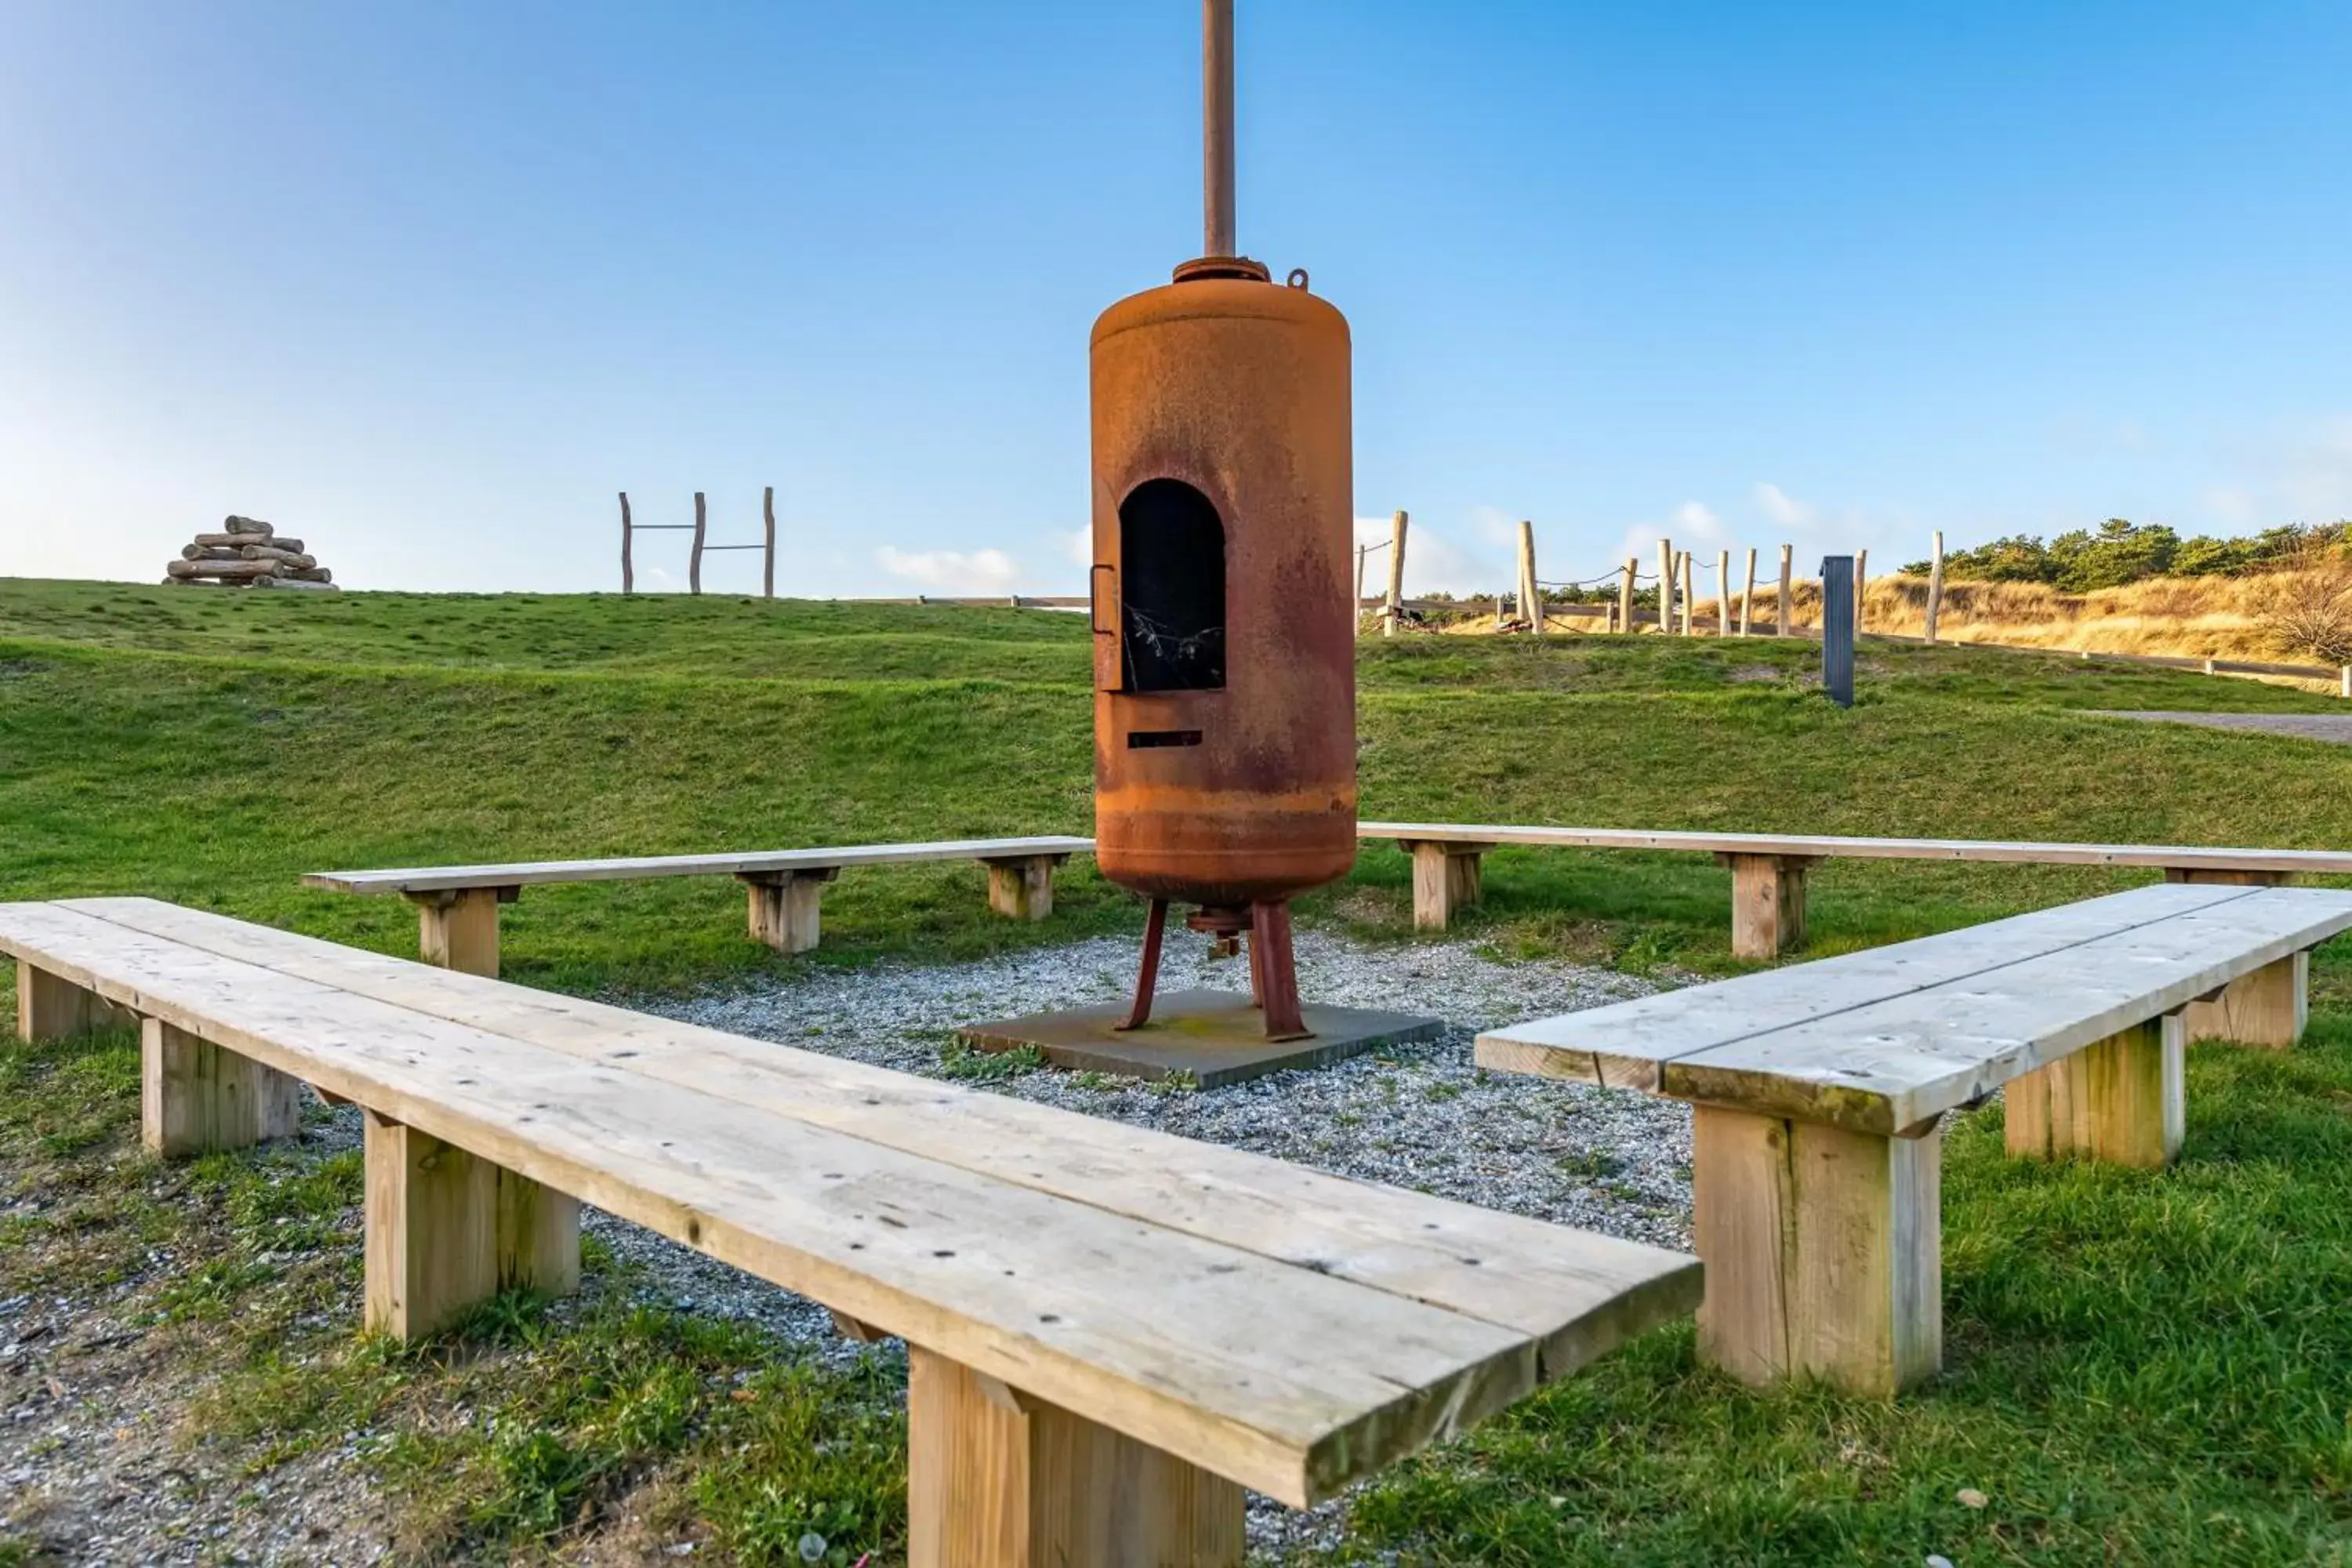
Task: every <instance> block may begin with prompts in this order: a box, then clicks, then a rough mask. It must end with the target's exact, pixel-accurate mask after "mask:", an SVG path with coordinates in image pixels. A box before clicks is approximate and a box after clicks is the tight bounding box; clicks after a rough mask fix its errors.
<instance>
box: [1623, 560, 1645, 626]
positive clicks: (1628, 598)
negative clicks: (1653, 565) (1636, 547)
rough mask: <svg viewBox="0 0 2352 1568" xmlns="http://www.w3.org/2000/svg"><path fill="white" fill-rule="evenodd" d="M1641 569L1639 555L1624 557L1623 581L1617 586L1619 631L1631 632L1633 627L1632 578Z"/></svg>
mask: <svg viewBox="0 0 2352 1568" xmlns="http://www.w3.org/2000/svg"><path fill="white" fill-rule="evenodd" d="M1641 570H1642V558H1641V557H1640V556H1638V555H1629V556H1627V557H1626V558H1625V581H1624V582H1623V583H1622V584H1619V585H1618V588H1617V629H1618V630H1619V631H1621V632H1631V631H1632V630H1633V579H1634V577H1635V576H1636V575H1638V574H1640V572H1641Z"/></svg>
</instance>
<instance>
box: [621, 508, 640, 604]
mask: <svg viewBox="0 0 2352 1568" xmlns="http://www.w3.org/2000/svg"><path fill="white" fill-rule="evenodd" d="M636 591H637V574H636V572H635V568H633V567H632V566H631V565H630V564H629V492H628V491H626V490H623V491H622V492H621V592H622V593H624V594H634V593H635V592H636Z"/></svg>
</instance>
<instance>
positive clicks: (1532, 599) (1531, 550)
mask: <svg viewBox="0 0 2352 1568" xmlns="http://www.w3.org/2000/svg"><path fill="white" fill-rule="evenodd" d="M1519 607H1520V608H1521V609H1522V610H1524V611H1526V612H1527V615H1528V630H1530V631H1532V632H1533V633H1535V635H1536V636H1538V637H1541V636H1543V635H1544V605H1543V584H1541V583H1539V582H1538V581H1537V580H1536V525H1535V524H1534V523H1533V522H1531V521H1528V520H1527V519H1525V518H1522V519H1520V520H1519Z"/></svg>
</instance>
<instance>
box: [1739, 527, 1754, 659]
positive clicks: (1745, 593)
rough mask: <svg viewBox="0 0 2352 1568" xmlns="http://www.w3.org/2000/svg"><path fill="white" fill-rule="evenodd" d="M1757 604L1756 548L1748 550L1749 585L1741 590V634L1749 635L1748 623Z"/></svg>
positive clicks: (1751, 546) (1742, 635)
mask: <svg viewBox="0 0 2352 1568" xmlns="http://www.w3.org/2000/svg"><path fill="white" fill-rule="evenodd" d="M1755 606H1756V549H1755V547H1754V546H1753V545H1750V546H1749V547H1748V585H1747V586H1746V587H1744V588H1742V589H1741V590H1740V591H1739V635H1740V636H1741V637H1746V636H1747V635H1748V617H1749V616H1750V614H1751V612H1752V611H1753V610H1754V609H1755Z"/></svg>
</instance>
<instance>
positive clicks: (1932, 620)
mask: <svg viewBox="0 0 2352 1568" xmlns="http://www.w3.org/2000/svg"><path fill="white" fill-rule="evenodd" d="M1943 615H1944V531H1943V530H1942V529H1940V528H1939V529H1937V531H1936V554H1935V558H1934V559H1933V560H1932V561H1931V562H1930V563H1929V564H1928V567H1927V640H1928V641H1929V642H1931V643H1932V642H1934V641H1935V640H1936V623H1937V621H1939V620H1941V619H1942V618H1943Z"/></svg>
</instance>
